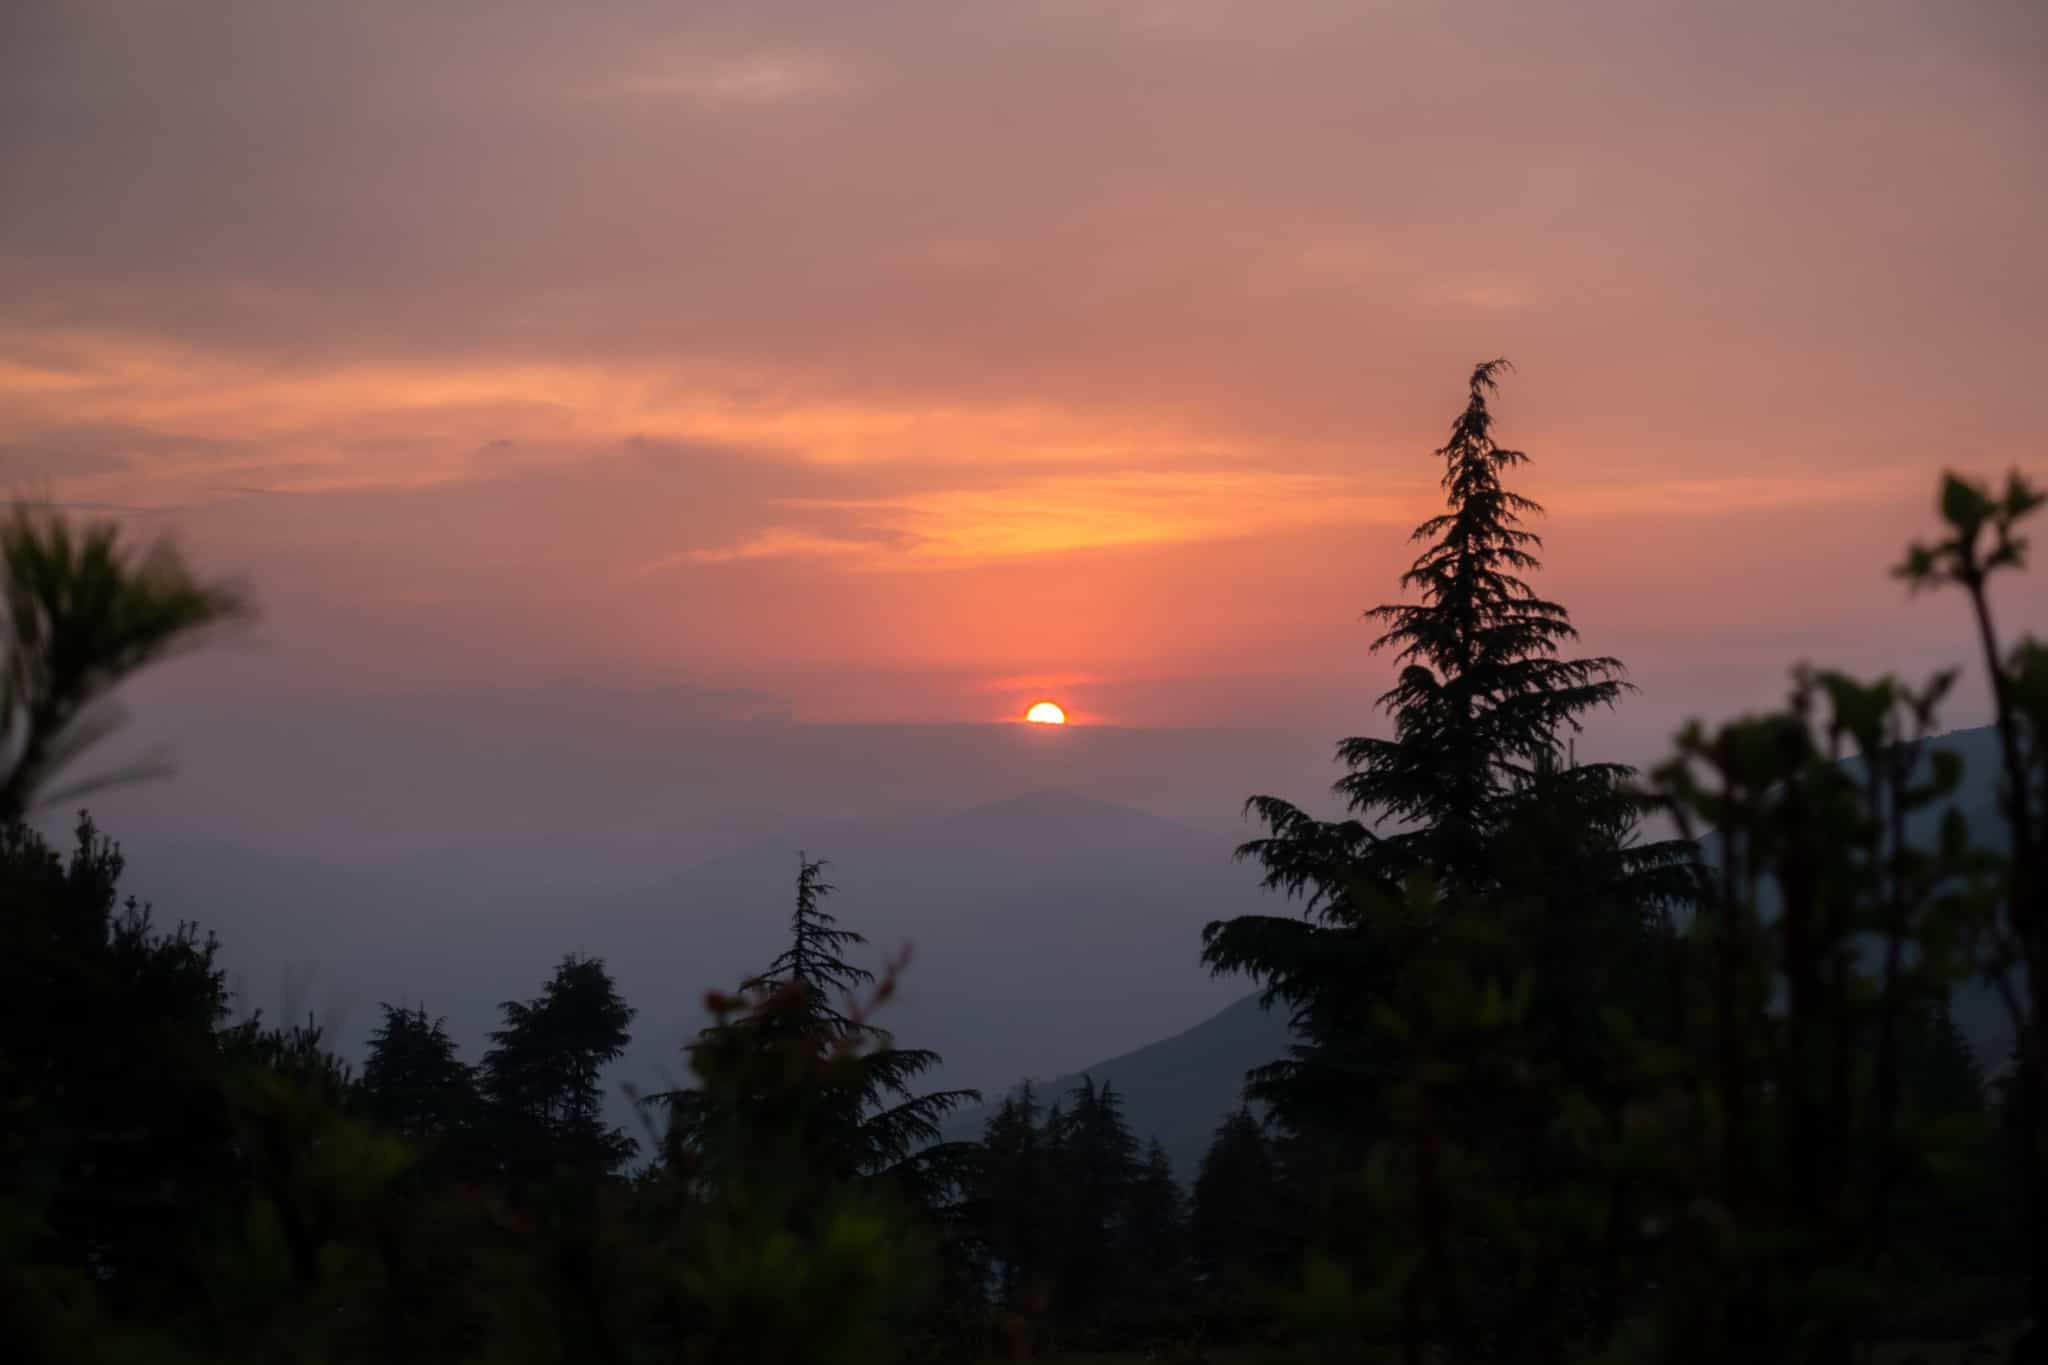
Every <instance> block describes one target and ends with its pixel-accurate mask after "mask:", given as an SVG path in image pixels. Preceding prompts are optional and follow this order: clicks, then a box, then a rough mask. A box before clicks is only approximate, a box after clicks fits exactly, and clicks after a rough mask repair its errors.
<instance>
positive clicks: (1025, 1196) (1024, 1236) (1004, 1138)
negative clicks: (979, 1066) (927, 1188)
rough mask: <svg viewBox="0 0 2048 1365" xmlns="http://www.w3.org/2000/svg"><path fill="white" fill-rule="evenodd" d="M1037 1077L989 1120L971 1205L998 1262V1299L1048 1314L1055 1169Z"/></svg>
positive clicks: (1016, 1308) (986, 1244) (995, 1264)
mask: <svg viewBox="0 0 2048 1365" xmlns="http://www.w3.org/2000/svg"><path fill="white" fill-rule="evenodd" d="M1041 1118H1042V1111H1041V1110H1040V1109H1039V1106H1038V1098H1037V1096H1036V1095H1035V1094H1034V1093H1033V1091H1032V1088H1031V1084H1030V1082H1028V1081H1027V1082H1025V1083H1024V1084H1023V1085H1021V1086H1019V1087H1018V1089H1017V1090H1016V1092H1015V1093H1013V1094H1010V1095H1006V1096H1004V1097H1003V1102H1002V1103H1001V1104H999V1105H998V1106H996V1111H995V1113H993V1114H991V1115H989V1117H988V1121H987V1122H986V1123H984V1124H983V1125H982V1136H981V1152H980V1155H979V1159H978V1160H977V1161H976V1163H975V1171H974V1176H973V1180H972V1188H971V1190H970V1192H969V1195H968V1200H967V1208H968V1213H969V1216H970V1218H971V1219H972V1224H973V1226H974V1228H975V1231H976V1233H977V1235H978V1236H979V1237H980V1239H981V1243H982V1245H983V1247H985V1248H986V1249H987V1252H988V1255H989V1257H990V1260H991V1261H992V1263H993V1270H994V1275H995V1286H996V1287H995V1294H996V1300H997V1302H998V1303H1000V1304H1002V1305H1003V1306H1005V1307H1007V1308H1009V1309H1011V1310H1012V1311H1014V1312H1019V1313H1027V1314H1036V1313H1038V1312H1042V1311H1043V1306H1044V1305H1043V1300H1044V1298H1045V1296H1046V1289H1047V1274H1048V1268H1049V1264H1048V1263H1049V1259H1050V1256H1051V1251H1052V1242H1053V1236H1054V1228H1053V1218H1052V1212H1053V1202H1052V1201H1053V1198H1054V1188H1053V1179H1054V1177H1053V1172H1052V1171H1051V1169H1050V1167H1049V1162H1050V1160H1051V1155H1050V1153H1049V1151H1048V1149H1047V1146H1046V1140H1045V1138H1046V1135H1045V1129H1044V1126H1043V1124H1042V1123H1041V1121H1040V1120H1041Z"/></svg>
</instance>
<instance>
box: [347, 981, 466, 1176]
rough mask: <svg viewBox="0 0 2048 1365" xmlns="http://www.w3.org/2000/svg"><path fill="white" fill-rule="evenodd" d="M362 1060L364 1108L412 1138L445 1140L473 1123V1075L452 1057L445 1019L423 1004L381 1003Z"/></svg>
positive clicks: (382, 1121) (451, 1040) (376, 1118)
mask: <svg viewBox="0 0 2048 1365" xmlns="http://www.w3.org/2000/svg"><path fill="white" fill-rule="evenodd" d="M382 1009H383V1011H384V1019H383V1022H382V1023H380V1024H379V1025H378V1026H377V1031H376V1032H375V1033H373V1034H371V1035H370V1052H369V1056H368V1057H367V1058H366V1059H365V1061H364V1062H363V1078H362V1082H361V1096H362V1104H363V1109H364V1112H365V1113H367V1114H368V1115H369V1116H370V1117H371V1118H373V1119H375V1120H377V1121H378V1122H379V1123H383V1124H385V1125H387V1126H389V1127H391V1128H393V1129H395V1130H396V1131H398V1132H399V1133H401V1134H403V1135H404V1136H406V1137H408V1138H411V1139H413V1140H414V1141H416V1142H418V1141H425V1140H427V1139H431V1138H445V1137H447V1136H449V1135H450V1134H452V1133H454V1132H456V1131H457V1130H458V1129H460V1128H461V1127H463V1126H464V1125H466V1124H469V1123H472V1122H474V1121H475V1119H476V1116H477V1104H478V1096H477V1090H476V1075H475V1073H474V1072H473V1071H472V1070H471V1069H470V1068H469V1067H468V1066H465V1065H464V1064H463V1062H462V1060H461V1059H460V1058H459V1057H457V1056H456V1055H455V1040H454V1039H453V1038H450V1037H449V1036H448V1030H447V1027H446V1025H447V1022H448V1021H447V1020H446V1019H443V1018H438V1017H431V1018H430V1017H429V1016H428V1014H427V1011H426V1007H425V1006H423V1005H416V1006H414V1007H413V1008H411V1009H404V1008H400V1007H397V1006H392V1005H384V1006H382Z"/></svg>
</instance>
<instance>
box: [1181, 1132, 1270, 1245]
mask: <svg viewBox="0 0 2048 1365" xmlns="http://www.w3.org/2000/svg"><path fill="white" fill-rule="evenodd" d="M1280 1211H1281V1189H1280V1178H1279V1170H1278V1167H1277V1166H1276V1164H1275V1162H1274V1160H1273V1152H1272V1148H1271V1145H1270V1144H1269V1143H1268V1142H1267V1140H1266V1133H1265V1130H1264V1128H1262V1127H1261V1126H1260V1124H1259V1121H1258V1120H1257V1119H1256V1118H1254V1117H1252V1112H1251V1110H1250V1109H1249V1108H1246V1107H1239V1108H1238V1109H1237V1111H1236V1112H1235V1113H1233V1114H1231V1115H1230V1117H1229V1118H1227V1119H1225V1120H1223V1122H1222V1124H1220V1125H1219V1126H1218V1127H1217V1129H1216V1135H1215V1137H1214V1138H1212V1139H1211V1140H1210V1142H1209V1150H1208V1151H1206V1152H1204V1153H1203V1154H1202V1168H1201V1171H1200V1172H1199V1173H1198V1174H1197V1175H1196V1176H1195V1190H1194V1207H1193V1210H1192V1212H1191V1214H1190V1217H1189V1223H1188V1233H1189V1242H1190V1244H1191V1247H1192V1250H1193V1252H1194V1258H1195V1265H1196V1267H1197V1269H1198V1270H1199V1271H1200V1272H1201V1273H1202V1274H1203V1275H1205V1276H1209V1277H1212V1278H1230V1277H1233V1276H1237V1275H1241V1274H1244V1273H1247V1272H1260V1271H1265V1272H1271V1271H1275V1270H1277V1269H1279V1266H1278V1264H1277V1260H1278V1257H1277V1255H1276V1252H1277V1251H1278V1240H1279V1239H1278V1238H1277V1236H1276V1233H1277V1231H1278V1228H1277V1225H1276V1221H1275V1220H1276V1218H1277V1217H1278V1216H1279V1214H1280Z"/></svg>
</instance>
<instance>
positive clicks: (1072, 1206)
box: [1046, 1076, 1141, 1328]
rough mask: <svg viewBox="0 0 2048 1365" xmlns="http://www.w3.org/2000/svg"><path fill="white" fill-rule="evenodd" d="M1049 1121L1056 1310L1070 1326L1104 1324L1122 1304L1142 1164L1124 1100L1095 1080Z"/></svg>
mask: <svg viewBox="0 0 2048 1365" xmlns="http://www.w3.org/2000/svg"><path fill="white" fill-rule="evenodd" d="M1067 1100H1068V1104H1067V1105H1066V1106H1064V1107H1061V1106H1055V1107H1054V1108H1053V1110H1052V1112H1051V1113H1050V1114H1048V1115H1047V1116H1046V1144H1047V1146H1048V1147H1049V1148H1051V1150H1052V1152H1053V1171H1054V1173H1055V1180H1056V1182H1057V1184H1056V1194H1055V1198H1056V1200H1057V1201H1058V1207H1059V1211H1060V1219H1059V1225H1058V1238H1059V1242H1058V1250H1057V1257H1056V1263H1057V1266H1058V1269H1057V1272H1056V1275H1055V1288H1054V1292H1053V1303H1052V1311H1053V1314H1054V1316H1055V1317H1057V1318H1058V1319H1059V1320H1060V1321H1062V1322H1063V1323H1065V1324H1067V1325H1068V1326H1069V1327H1070V1328H1071V1327H1076V1326H1080V1325H1083V1324H1099V1323H1101V1322H1103V1320H1104V1319H1105V1317H1106V1315H1107V1314H1108V1312H1109V1311H1110V1310H1111V1309H1112V1308H1113V1307H1114V1306H1115V1305H1116V1303H1117V1301H1118V1298H1119V1296H1120V1295H1121V1294H1122V1293H1123V1292H1124V1287H1125V1285H1126V1283H1127V1281H1128V1278H1129V1277H1128V1274H1127V1271H1128V1269H1129V1267H1128V1266H1127V1265H1126V1264H1125V1263H1124V1258H1123V1257H1122V1256H1120V1255H1119V1254H1118V1250H1117V1249H1118V1247H1119V1246H1120V1245H1121V1244H1122V1243H1123V1241H1124V1234H1125V1229H1126V1226H1127V1223H1128V1219H1129V1216H1130V1197H1131V1191H1132V1188H1133V1187H1134V1186H1135V1185H1136V1183H1137V1180H1138V1176H1139V1172H1140V1170H1141V1167H1140V1166H1139V1163H1138V1140H1137V1139H1136V1138H1135V1137H1133V1136H1132V1135H1131V1130H1130V1127H1129V1125H1128V1124H1126V1123H1125V1122H1124V1113H1123V1099H1122V1097H1121V1096H1119V1095H1118V1094H1117V1093H1116V1090H1115V1088H1114V1087H1113V1086H1111V1085H1110V1084H1109V1083H1108V1082H1104V1083H1103V1084H1102V1085H1099V1086H1098V1085H1097V1084H1096V1083H1095V1080H1094V1078H1093V1077H1092V1076H1083V1077H1082V1078H1081V1083H1080V1084H1079V1085H1077V1086H1075V1087H1074V1088H1073V1089H1072V1090H1071V1091H1069V1092H1068V1093H1067Z"/></svg>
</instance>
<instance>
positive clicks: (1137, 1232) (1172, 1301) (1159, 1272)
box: [1122, 1139, 1189, 1334]
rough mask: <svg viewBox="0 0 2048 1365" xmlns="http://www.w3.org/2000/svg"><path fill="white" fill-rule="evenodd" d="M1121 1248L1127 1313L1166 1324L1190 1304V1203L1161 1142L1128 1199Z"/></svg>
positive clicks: (1152, 1146)
mask: <svg viewBox="0 0 2048 1365" xmlns="http://www.w3.org/2000/svg"><path fill="white" fill-rule="evenodd" d="M1122 1246H1123V1253H1124V1258H1125V1260H1124V1264H1125V1266H1126V1267H1127V1269H1128V1278H1127V1282H1126V1287H1125V1289H1124V1295H1125V1302H1124V1304H1123V1310H1124V1312H1125V1313H1126V1314H1127V1315H1129V1316H1131V1317H1133V1318H1135V1319H1136V1320H1137V1321H1138V1322H1139V1323H1141V1324H1142V1323H1148V1322H1149V1323H1154V1324H1157V1323H1160V1322H1163V1321H1164V1320H1165V1319H1166V1318H1167V1317H1168V1316H1169V1315H1171V1314H1172V1313H1173V1312H1174V1311H1175V1310H1177V1309H1178V1308H1180V1307H1181V1306H1182V1304H1183V1303H1184V1302H1185V1300H1186V1298H1187V1294H1188V1290H1189V1277H1188V1224H1187V1198H1186V1196H1184V1195H1183V1194H1182V1193H1181V1188H1180V1183H1179V1182H1178V1181H1176V1180H1175V1179H1174V1178H1173V1163H1172V1162H1171V1161H1170V1160H1169V1159H1168V1158H1167V1155H1166V1148H1165V1147H1163V1146H1161V1145H1160V1144H1159V1142H1158V1140H1157V1139H1154V1140H1153V1141H1152V1142H1150V1143H1148V1144H1147V1145H1146V1148H1145V1156H1144V1160H1143V1161H1141V1162H1140V1163H1139V1165H1138V1169H1137V1174H1136V1176H1135V1177H1134V1178H1133V1179H1132V1181H1131V1186H1130V1191H1129V1193H1128V1195H1127V1196H1126V1198H1125V1207H1124V1227H1123V1241H1122ZM1154 1334H1156V1330H1155V1333H1154Z"/></svg>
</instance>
